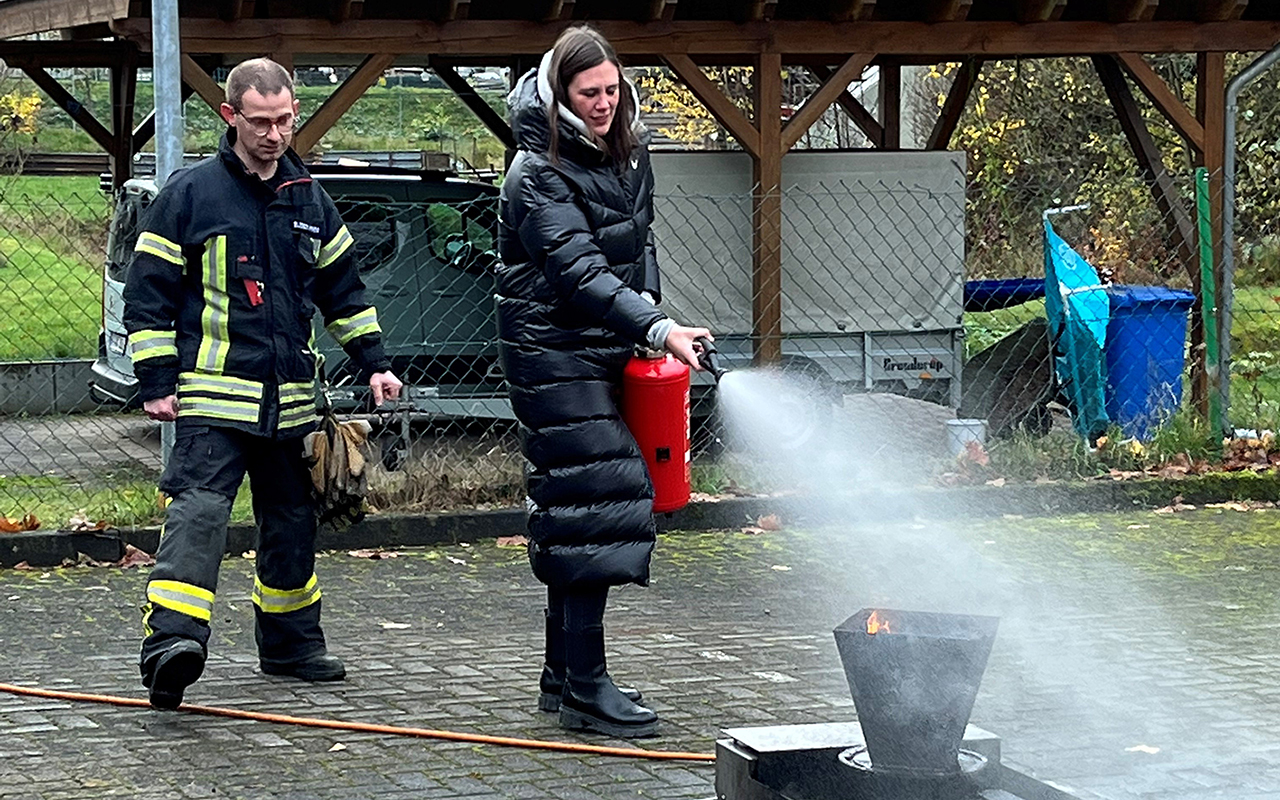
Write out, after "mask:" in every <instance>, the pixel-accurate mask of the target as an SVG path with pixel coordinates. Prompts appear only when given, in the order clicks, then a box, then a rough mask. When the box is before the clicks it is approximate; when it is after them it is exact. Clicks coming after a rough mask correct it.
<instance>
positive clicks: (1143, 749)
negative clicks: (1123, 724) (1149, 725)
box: [1124, 744, 1160, 756]
mask: <svg viewBox="0 0 1280 800" xmlns="http://www.w3.org/2000/svg"><path fill="white" fill-rule="evenodd" d="M1124 751H1125V752H1126V753H1146V754H1147V755H1149V756H1153V755H1155V754H1156V753H1159V752H1160V748H1159V747H1152V746H1151V745H1149V744H1135V745H1134V746H1133V747H1126V748H1125V749H1124Z"/></svg>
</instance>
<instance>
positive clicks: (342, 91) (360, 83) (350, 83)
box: [293, 53, 397, 156]
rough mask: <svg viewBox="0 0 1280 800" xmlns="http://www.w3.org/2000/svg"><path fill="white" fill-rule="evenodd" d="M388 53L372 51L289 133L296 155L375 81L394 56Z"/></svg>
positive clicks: (308, 147) (307, 148) (312, 144)
mask: <svg viewBox="0 0 1280 800" xmlns="http://www.w3.org/2000/svg"><path fill="white" fill-rule="evenodd" d="M396 58H397V56H396V55H394V54H391V53H374V54H373V55H371V56H368V57H367V58H365V60H364V61H363V62H362V63H361V64H360V66H359V67H357V68H356V71H355V72H353V73H351V74H350V75H348V76H347V79H346V80H345V81H343V82H342V84H341V85H340V86H339V87H338V88H336V89H334V90H333V94H331V95H329V96H328V97H327V98H326V99H325V101H324V102H323V103H321V104H320V107H319V108H317V109H316V111H315V113H314V114H312V115H311V117H310V118H309V119H308V120H307V121H306V122H305V123H304V124H303V125H302V127H301V128H298V130H297V132H295V133H294V134H293V149H294V150H295V151H296V152H297V153H298V155H300V156H305V155H306V154H307V153H310V152H311V148H313V147H315V146H316V142H318V141H320V137H322V136H324V135H325V134H326V133H328V131H329V129H330V128H332V127H333V126H334V123H336V122H337V121H338V119H339V118H341V117H342V115H343V114H345V113H346V112H347V109H349V108H351V106H352V105H354V104H355V102H356V101H357V100H359V99H360V98H361V97H362V96H363V95H364V93H365V91H366V90H367V89H368V88H369V87H370V86H373V85H374V84H375V83H377V82H378V78H380V77H382V73H383V72H385V71H386V69H387V67H389V66H391V64H392V63H393V62H394V61H395V60H396Z"/></svg>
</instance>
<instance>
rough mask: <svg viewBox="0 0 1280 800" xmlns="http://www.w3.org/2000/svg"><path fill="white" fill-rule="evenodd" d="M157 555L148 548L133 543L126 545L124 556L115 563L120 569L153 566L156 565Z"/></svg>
mask: <svg viewBox="0 0 1280 800" xmlns="http://www.w3.org/2000/svg"><path fill="white" fill-rule="evenodd" d="M155 563H156V559H155V556H153V555H151V554H150V553H148V552H147V551H146V550H142V549H140V548H137V547H134V546H133V545H131V544H126V545H125V546H124V557H123V558H121V559H120V560H119V561H117V562H116V563H115V566H117V567H119V568H120V569H131V568H133V567H151V566H155Z"/></svg>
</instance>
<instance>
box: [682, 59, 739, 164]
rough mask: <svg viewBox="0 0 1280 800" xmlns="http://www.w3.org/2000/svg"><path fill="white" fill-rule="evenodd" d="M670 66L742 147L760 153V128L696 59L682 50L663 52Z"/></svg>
mask: <svg viewBox="0 0 1280 800" xmlns="http://www.w3.org/2000/svg"><path fill="white" fill-rule="evenodd" d="M663 58H665V59H666V61H667V64H668V65H670V67H671V70H672V71H673V72H675V74H676V76H677V77H678V78H680V80H681V81H683V82H684V85H685V86H687V87H688V88H689V91H690V92H693V96H694V97H696V98H698V102H700V103H702V105H703V106H704V107H705V108H706V109H707V111H709V112H711V116H713V117H715V118H716V121H717V122H719V123H720V124H721V125H723V126H724V127H725V130H727V131H729V133H730V134H731V135H732V136H733V138H734V139H737V140H738V144H740V145H742V149H743V150H746V151H747V152H748V153H750V154H751V155H752V156H756V157H759V154H760V132H759V131H758V130H756V127H755V126H754V125H752V124H751V120H749V119H747V117H746V115H745V114H743V113H742V111H741V110H739V109H738V107H737V106H735V105H734V104H733V103H732V102H731V101H730V100H729V98H728V97H726V96H725V94H724V92H723V91H721V89H720V87H719V86H717V85H716V84H715V82H713V81H712V80H711V79H710V78H708V77H707V75H706V73H704V72H703V71H702V68H701V67H699V66H698V65H697V64H695V63H693V59H692V58H689V57H688V56H687V55H683V54H680V53H672V54H669V55H666V56H663Z"/></svg>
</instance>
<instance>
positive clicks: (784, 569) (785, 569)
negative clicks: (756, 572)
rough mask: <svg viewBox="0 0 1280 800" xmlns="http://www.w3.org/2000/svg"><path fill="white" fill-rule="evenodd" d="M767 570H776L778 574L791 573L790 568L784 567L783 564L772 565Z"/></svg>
mask: <svg viewBox="0 0 1280 800" xmlns="http://www.w3.org/2000/svg"><path fill="white" fill-rule="evenodd" d="M769 569H776V570H777V571H778V572H790V571H791V567H788V566H784V565H783V564H774V565H773V566H772V567H769Z"/></svg>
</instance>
